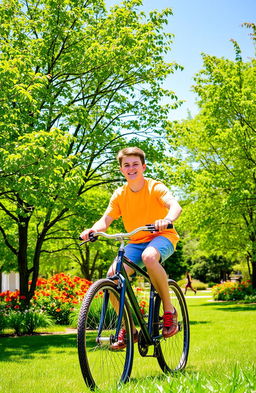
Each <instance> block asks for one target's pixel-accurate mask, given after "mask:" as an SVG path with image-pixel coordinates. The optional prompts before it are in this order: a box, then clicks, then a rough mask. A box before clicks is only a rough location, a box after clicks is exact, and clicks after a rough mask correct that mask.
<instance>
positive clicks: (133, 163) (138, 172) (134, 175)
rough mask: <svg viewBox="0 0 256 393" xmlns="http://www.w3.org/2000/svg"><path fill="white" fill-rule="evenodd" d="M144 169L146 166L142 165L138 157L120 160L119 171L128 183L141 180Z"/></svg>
mask: <svg viewBox="0 0 256 393" xmlns="http://www.w3.org/2000/svg"><path fill="white" fill-rule="evenodd" d="M145 169H146V164H142V162H141V160H140V157H138V156H124V157H123V159H122V165H121V167H120V170H121V172H122V174H123V175H124V177H125V178H126V180H127V181H128V182H129V181H130V182H133V181H136V180H141V179H142V178H143V173H144V171H145Z"/></svg>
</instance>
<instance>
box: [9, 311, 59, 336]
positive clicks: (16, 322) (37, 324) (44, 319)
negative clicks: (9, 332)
mask: <svg viewBox="0 0 256 393" xmlns="http://www.w3.org/2000/svg"><path fill="white" fill-rule="evenodd" d="M51 325H52V320H51V318H50V317H49V315H47V314H46V313H44V312H39V311H31V310H26V311H15V310H11V311H10V312H9V315H8V317H7V326H6V327H7V328H10V329H13V330H14V332H15V333H16V334H17V335H22V334H32V333H34V332H35V330H36V329H38V328H42V327H48V326H51Z"/></svg>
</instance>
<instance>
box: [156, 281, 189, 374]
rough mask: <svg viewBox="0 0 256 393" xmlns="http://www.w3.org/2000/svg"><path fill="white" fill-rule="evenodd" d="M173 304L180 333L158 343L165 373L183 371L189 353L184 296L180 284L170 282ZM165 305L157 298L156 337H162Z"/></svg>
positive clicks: (187, 323) (159, 357) (187, 319)
mask: <svg viewBox="0 0 256 393" xmlns="http://www.w3.org/2000/svg"><path fill="white" fill-rule="evenodd" d="M168 283H169V293H170V297H171V302H172V304H173V306H174V307H175V308H176V310H177V313H178V325H179V331H178V333H176V334H175V335H174V336H172V337H169V338H167V339H165V338H163V337H162V338H160V340H159V341H158V342H157V344H156V345H157V346H158V348H157V353H158V357H157V360H158V363H159V365H160V367H161V369H162V370H163V371H164V372H174V371H178V370H183V369H184V368H185V366H186V363H187V359H188V352H189V318H188V311H187V306H186V301H185V298H184V295H183V293H182V291H181V289H180V287H179V286H178V284H177V283H176V282H175V281H173V280H169V281H168ZM163 314H164V310H163V305H162V301H161V299H160V297H159V296H157V298H156V303H155V315H154V336H155V337H156V336H160V335H161V334H162V328H163Z"/></svg>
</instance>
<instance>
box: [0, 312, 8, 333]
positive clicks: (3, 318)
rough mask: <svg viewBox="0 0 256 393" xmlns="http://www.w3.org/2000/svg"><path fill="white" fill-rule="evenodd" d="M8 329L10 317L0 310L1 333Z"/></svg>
mask: <svg viewBox="0 0 256 393" xmlns="http://www.w3.org/2000/svg"><path fill="white" fill-rule="evenodd" d="M7 327H8V315H7V314H6V313H5V312H4V311H1V310H0V333H1V332H2V331H3V330H4V329H6V328H7Z"/></svg>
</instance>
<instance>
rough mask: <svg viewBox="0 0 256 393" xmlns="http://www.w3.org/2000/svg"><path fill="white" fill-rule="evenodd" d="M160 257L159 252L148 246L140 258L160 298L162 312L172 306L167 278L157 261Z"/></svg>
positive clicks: (170, 310) (167, 310) (169, 310)
mask: <svg viewBox="0 0 256 393" xmlns="http://www.w3.org/2000/svg"><path fill="white" fill-rule="evenodd" d="M160 258H161V255H160V252H159V251H158V250H157V249H156V248H154V247H150V246H149V247H147V248H146V249H145V250H144V252H143V254H142V260H143V263H144V265H145V266H146V269H147V272H148V275H149V277H150V280H151V282H152V284H153V285H154V287H155V289H156V290H157V292H158V293H159V295H160V297H161V299H162V302H163V308H164V312H173V311H174V307H173V305H172V304H171V299H170V294H169V285H168V278H167V274H166V272H165V270H164V268H163V266H162V265H161V264H160V263H159V262H160Z"/></svg>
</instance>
